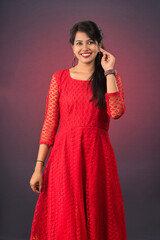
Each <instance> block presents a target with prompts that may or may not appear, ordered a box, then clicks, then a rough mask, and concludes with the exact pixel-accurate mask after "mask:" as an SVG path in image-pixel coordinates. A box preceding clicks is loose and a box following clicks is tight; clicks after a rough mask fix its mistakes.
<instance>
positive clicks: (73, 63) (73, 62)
mask: <svg viewBox="0 0 160 240" xmlns="http://www.w3.org/2000/svg"><path fill="white" fill-rule="evenodd" d="M75 60H76V55H75V54H74V58H73V61H72V67H75Z"/></svg>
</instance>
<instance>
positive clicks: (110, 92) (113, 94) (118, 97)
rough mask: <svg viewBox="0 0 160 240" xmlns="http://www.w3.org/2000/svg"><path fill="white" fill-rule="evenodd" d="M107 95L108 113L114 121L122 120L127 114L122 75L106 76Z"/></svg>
mask: <svg viewBox="0 0 160 240" xmlns="http://www.w3.org/2000/svg"><path fill="white" fill-rule="evenodd" d="M106 86H107V93H105V99H106V103H107V113H108V115H109V116H110V117H111V118H113V119H118V118H120V117H121V116H122V115H123V114H124V112H125V104H124V90H123V85H122V80H121V77H120V75H119V74H118V73H117V74H116V76H114V74H109V75H107V76H106Z"/></svg>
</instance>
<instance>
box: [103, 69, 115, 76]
mask: <svg viewBox="0 0 160 240" xmlns="http://www.w3.org/2000/svg"><path fill="white" fill-rule="evenodd" d="M108 74H114V75H116V74H117V71H116V69H109V70H107V71H105V72H104V76H105V77H106V76H107V75H108Z"/></svg>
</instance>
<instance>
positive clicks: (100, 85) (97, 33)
mask: <svg viewBox="0 0 160 240" xmlns="http://www.w3.org/2000/svg"><path fill="white" fill-rule="evenodd" d="M77 31H80V32H85V33H86V34H87V35H88V36H89V37H90V38H91V39H92V40H93V41H95V40H96V41H97V42H98V43H100V42H101V41H102V39H103V33H102V30H101V29H100V27H99V26H98V25H97V24H96V23H94V22H92V21H81V22H78V23H76V24H74V25H73V27H72V28H71V30H70V39H69V42H70V43H71V44H72V45H74V40H75V36H76V33H77ZM101 46H102V48H103V49H104V46H103V44H102V45H101ZM102 56H103V54H102V52H100V53H98V54H97V56H96V58H95V71H94V73H93V74H92V76H91V77H90V79H89V80H90V82H91V79H92V80H93V81H92V92H93V96H92V98H91V99H90V101H93V100H94V99H98V101H97V103H96V106H97V107H103V106H106V102H105V92H106V88H107V87H106V77H105V76H104V70H103V68H102V66H101V58H102Z"/></svg>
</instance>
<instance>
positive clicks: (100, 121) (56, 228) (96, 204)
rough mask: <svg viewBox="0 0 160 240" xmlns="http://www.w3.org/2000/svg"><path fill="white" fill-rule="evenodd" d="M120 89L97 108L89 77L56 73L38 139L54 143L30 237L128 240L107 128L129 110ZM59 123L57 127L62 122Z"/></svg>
mask: <svg viewBox="0 0 160 240" xmlns="http://www.w3.org/2000/svg"><path fill="white" fill-rule="evenodd" d="M116 82H117V86H118V89H119V91H118V92H114V93H105V100H106V107H101V108H99V107H95V102H94V101H92V102H89V99H91V97H92V91H91V83H89V81H87V80H86V81H83V80H76V79H73V78H71V76H70V72H69V69H64V70H61V71H57V72H55V73H54V74H53V76H52V79H51V82H50V86H49V90H48V95H47V98H46V111H45V119H44V123H43V127H42V131H41V136H40V141H39V143H40V144H42V143H45V144H48V145H49V146H51V147H52V148H51V151H50V154H49V158H48V161H47V163H46V167H45V169H44V174H43V189H42V193H40V194H39V198H38V201H37V204H36V207H35V213H34V217H33V222H32V229H31V236H30V240H126V239H127V236H126V225H125V212H124V205H123V196H122V192H121V187H120V182H119V177H118V170H117V163H116V159H115V154H114V150H113V148H112V145H111V142H110V138H109V134H108V129H109V122H110V118H113V119H117V118H119V117H121V116H122V114H123V113H124V111H125V105H124V93H123V86H122V81H121V78H120V75H119V74H118V73H117V75H116ZM59 122H60V128H59V131H57V129H58V125H59Z"/></svg>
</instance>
